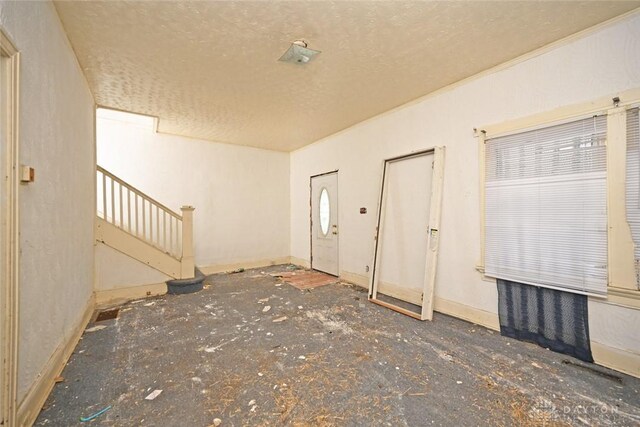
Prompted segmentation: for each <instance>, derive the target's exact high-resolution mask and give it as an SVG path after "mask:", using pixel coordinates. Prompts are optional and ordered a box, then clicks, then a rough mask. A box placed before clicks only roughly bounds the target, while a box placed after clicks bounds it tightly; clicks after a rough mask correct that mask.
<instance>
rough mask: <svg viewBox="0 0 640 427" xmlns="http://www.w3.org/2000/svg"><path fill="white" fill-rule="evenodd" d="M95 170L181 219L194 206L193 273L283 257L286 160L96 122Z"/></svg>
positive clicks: (265, 152) (286, 217)
mask: <svg viewBox="0 0 640 427" xmlns="http://www.w3.org/2000/svg"><path fill="white" fill-rule="evenodd" d="M97 129H98V133H97V147H98V149H97V151H98V154H97V158H98V164H99V165H100V166H102V167H104V168H105V169H107V170H108V171H110V172H112V173H114V174H115V175H117V176H119V177H120V178H122V179H124V180H125V181H127V182H129V183H130V184H132V185H133V186H135V187H136V188H138V189H140V190H141V191H143V192H144V193H146V194H148V195H149V196H151V197H153V198H154V199H156V200H158V201H159V202H160V203H163V204H165V205H166V206H168V207H169V208H171V209H173V210H175V211H176V212H180V206H182V205H193V206H195V208H196V209H195V211H194V244H195V248H194V249H195V261H196V265H197V266H199V267H208V268H204V270H205V272H212V271H214V270H216V269H219V268H223V269H224V268H228V265H229V264H238V265H241V266H244V267H248V266H250V265H254V264H255V263H259V264H269V263H270V262H285V261H288V256H289V224H290V223H289V154H288V153H282V152H277V151H269V150H260V149H256V148H250V147H242V146H236V145H229V144H218V143H212V142H209V141H202V140H197V139H190V138H185V137H180V136H174V135H167V134H161V133H155V132H153V131H152V130H149V129H147V128H144V127H141V126H136V125H134V124H131V123H126V122H123V121H119V120H113V119H103V118H99V119H98V123H97Z"/></svg>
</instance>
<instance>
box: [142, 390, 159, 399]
mask: <svg viewBox="0 0 640 427" xmlns="http://www.w3.org/2000/svg"><path fill="white" fill-rule="evenodd" d="M160 393H162V390H153V391H152V392H151V393H149V395H148V396H147V397H145V398H144V399H145V400H153V399H155V398H156V397H158V396H160Z"/></svg>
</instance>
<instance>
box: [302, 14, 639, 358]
mask: <svg viewBox="0 0 640 427" xmlns="http://www.w3.org/2000/svg"><path fill="white" fill-rule="evenodd" d="M639 40H640V15H639V14H635V15H633V16H631V17H629V18H627V19H625V20H623V21H620V22H618V23H616V24H614V25H611V26H608V27H605V28H603V29H599V30H597V31H596V32H593V33H591V34H589V35H587V36H586V37H582V38H579V39H576V40H573V41H570V42H568V43H565V44H563V45H560V46H559V47H557V48H555V49H553V50H547V51H545V52H541V53H540V54H538V55H532V56H531V57H530V58H529V59H528V60H526V61H524V62H519V63H514V64H513V65H511V66H508V67H502V68H500V69H499V70H496V71H495V72H492V73H487V74H484V75H482V76H479V77H478V78H475V79H471V80H469V81H467V82H464V83H462V84H459V85H456V86H454V87H452V88H450V89H449V90H445V91H441V92H440V93H437V94H434V95H432V96H429V97H426V98H424V99H422V100H420V101H418V102H414V103H411V104H409V105H407V106H404V107H402V108H399V109H396V110H394V111H391V112H388V113H385V114H383V115H381V116H378V117H376V118H374V119H371V120H369V121H366V122H364V123H361V124H358V125H356V126H353V127H351V128H349V129H347V130H345V131H342V132H340V133H338V134H336V135H334V136H331V137H328V138H325V139H324V140H322V141H319V142H317V143H315V144H313V145H311V146H308V147H306V148H302V149H300V150H297V151H295V152H293V153H292V155H291V255H292V257H294V258H296V259H301V260H304V261H306V262H308V261H309V176H311V175H314V174H318V173H323V172H326V171H331V170H335V169H339V190H338V193H339V202H338V204H339V215H340V217H339V222H340V270H341V274H343V275H344V276H345V277H348V278H351V279H356V280H360V281H363V282H364V283H366V277H367V274H368V273H366V266H368V265H370V263H371V257H372V251H373V236H374V230H375V226H376V221H375V212H376V206H377V203H378V195H379V185H380V178H381V172H382V161H383V159H384V158H388V157H392V156H397V155H401V154H405V153H409V152H411V151H413V150H420V149H424V148H429V147H433V146H436V145H443V146H446V148H447V153H446V160H445V177H444V196H443V205H442V222H441V233H440V258H439V260H438V271H437V279H436V289H435V294H436V307H438V299H440V300H446V301H448V302H452V303H453V304H447V306H449V307H454V308H456V309H457V310H458V311H459V312H460V313H464V312H465V311H466V312H469V309H470V308H473V309H476V310H481V312H479V313H484V314H486V313H489V315H488V316H485V317H486V318H491V317H492V316H495V313H497V290H496V285H495V281H493V280H491V281H484V280H483V279H482V277H481V275H480V273H479V272H478V271H476V269H475V266H476V264H477V263H478V262H479V260H480V209H479V207H480V199H479V185H480V184H479V168H478V163H479V162H478V142H477V140H476V139H475V138H474V134H473V128H481V127H482V126H484V125H490V124H494V123H500V122H504V121H509V120H513V119H516V118H520V117H524V116H529V115H532V114H536V113H543V112H547V111H550V110H553V109H556V108H559V107H562V106H566V105H571V104H577V103H582V102H590V101H592V100H593V99H596V98H600V97H603V96H615V95H616V93H618V92H620V91H624V90H628V89H634V88H638V87H640V67H639V66H638V64H639V63H640V42H639ZM360 207H366V208H367V209H368V213H367V214H366V215H361V214H359V208H360ZM440 306H441V307H442V306H443V305H442V304H440ZM465 307H466V308H465ZM590 310H591V311H592V312H593V313H594V315H593V316H591V323H594V322H595V323H598V325H594V327H592V328H591V329H592V334H591V337H592V339H593V340H594V341H597V342H599V343H601V344H604V345H607V346H611V347H613V348H617V349H622V350H625V351H628V352H631V353H633V354H635V355H636V356H637V357H640V332H638V328H637V327H635V326H633V325H638V324H640V311H639V310H633V309H623V308H621V307H619V306H614V305H609V304H607V305H606V307H605V306H604V304H599V303H597V302H592V303H591V304H590ZM491 313H493V315H491ZM484 314H483V315H484ZM603 316H607V317H608V318H609V319H610V320H609V321H608V322H607V324H606V325H607V326H606V327H600V326H601V325H600V324H599V322H600V320H601V319H602V317H603ZM631 329H633V331H631ZM611 331H620V332H619V333H614V334H612V333H611ZM623 331H624V332H623ZM638 360H640V359H638Z"/></svg>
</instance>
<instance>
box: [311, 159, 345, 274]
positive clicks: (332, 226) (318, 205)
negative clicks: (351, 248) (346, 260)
mask: <svg viewBox="0 0 640 427" xmlns="http://www.w3.org/2000/svg"><path fill="white" fill-rule="evenodd" d="M311 268H313V269H314V270H319V271H322V272H324V273H329V274H333V275H334V276H338V173H337V172H333V173H328V174H324V175H319V176H314V177H312V178H311Z"/></svg>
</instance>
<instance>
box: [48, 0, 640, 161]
mask: <svg viewBox="0 0 640 427" xmlns="http://www.w3.org/2000/svg"><path fill="white" fill-rule="evenodd" d="M639 5H640V3H639V2H637V1H620V2H618V1H602V2H600V1H568V2H558V1H550V2H538V1H510V2H506V1H492V2H484V1H458V2H453V1H451V2H446V1H445V2H430V1H421V2H404V1H386V2H368V1H358V2H355V1H354V2H346V1H342V2H325V1H316V2H303V1H290V2H276V1H268V2H247V1H224V2H160V1H139V2H129V1H105V2H101V1H85V2H81V1H73V2H67V1H57V2H56V8H57V10H58V13H59V15H60V18H61V20H62V22H63V24H64V26H65V28H66V31H67V33H68V35H69V39H70V40H71V43H72V45H73V48H74V49H75V51H76V54H77V56H78V59H79V61H80V64H81V66H82V67H83V69H84V72H85V74H86V76H87V79H88V81H89V85H90V87H91V89H92V91H93V93H94V95H95V98H96V102H97V103H98V104H99V105H102V106H105V107H111V108H117V109H121V110H125V111H132V112H136V113H142V114H149V115H153V116H157V117H159V127H158V129H159V131H161V132H167V133H172V134H179V135H185V136H191V137H196V138H203V139H208V140H212V141H218V142H227V143H233V144H242V145H251V146H255V147H262V148H269V149H275V150H283V151H290V150H293V149H296V148H299V147H302V146H304V145H306V144H309V143H311V142H314V141H316V140H318V139H321V138H322V137H325V136H328V135H330V134H332V133H335V132H337V131H339V130H342V129H344V128H346V127H349V126H351V125H353V124H355V123H358V122H360V121H362V120H365V119H367V118H370V117H372V116H374V115H376V114H379V113H382V112H384V111H387V110H389V109H392V108H394V107H396V106H398V105H401V104H403V103H406V102H408V101H411V100H413V99H416V98H418V97H420V96H422V95H425V94H428V93H430V92H433V91H434V90H437V89H439V88H441V87H443V86H446V85H448V84H450V83H453V82H456V81H458V80H461V79H463V78H465V77H468V76H471V75H473V74H476V73H478V72H480V71H482V70H485V69H487V68H490V67H492V66H494V65H497V64H500V63H502V62H505V61H507V60H509V59H512V58H514V57H517V56H519V55H521V54H524V53H526V52H529V51H531V50H534V49H536V48H538V47H541V46H543V45H545V44H548V43H550V42H553V41H555V40H558V39H560V38H562V37H565V36H567V35H570V34H573V33H575V32H578V31H580V30H582V29H585V28H588V27H590V26H592V25H595V24H597V23H600V22H602V21H605V20H607V19H609V18H612V17H615V16H617V15H620V14H622V13H624V12H626V11H629V10H631V9H633V8H635V7H638V6H639ZM296 39H304V40H306V41H307V42H308V43H309V47H310V48H313V49H317V50H321V51H322V53H321V54H320V55H318V56H317V57H316V58H315V59H314V60H313V61H312V62H311V63H309V64H307V65H304V66H300V65H296V64H289V63H283V62H278V58H280V56H281V55H282V54H283V53H284V52H285V51H286V50H287V48H288V47H289V45H290V42H292V41H294V40H296Z"/></svg>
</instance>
